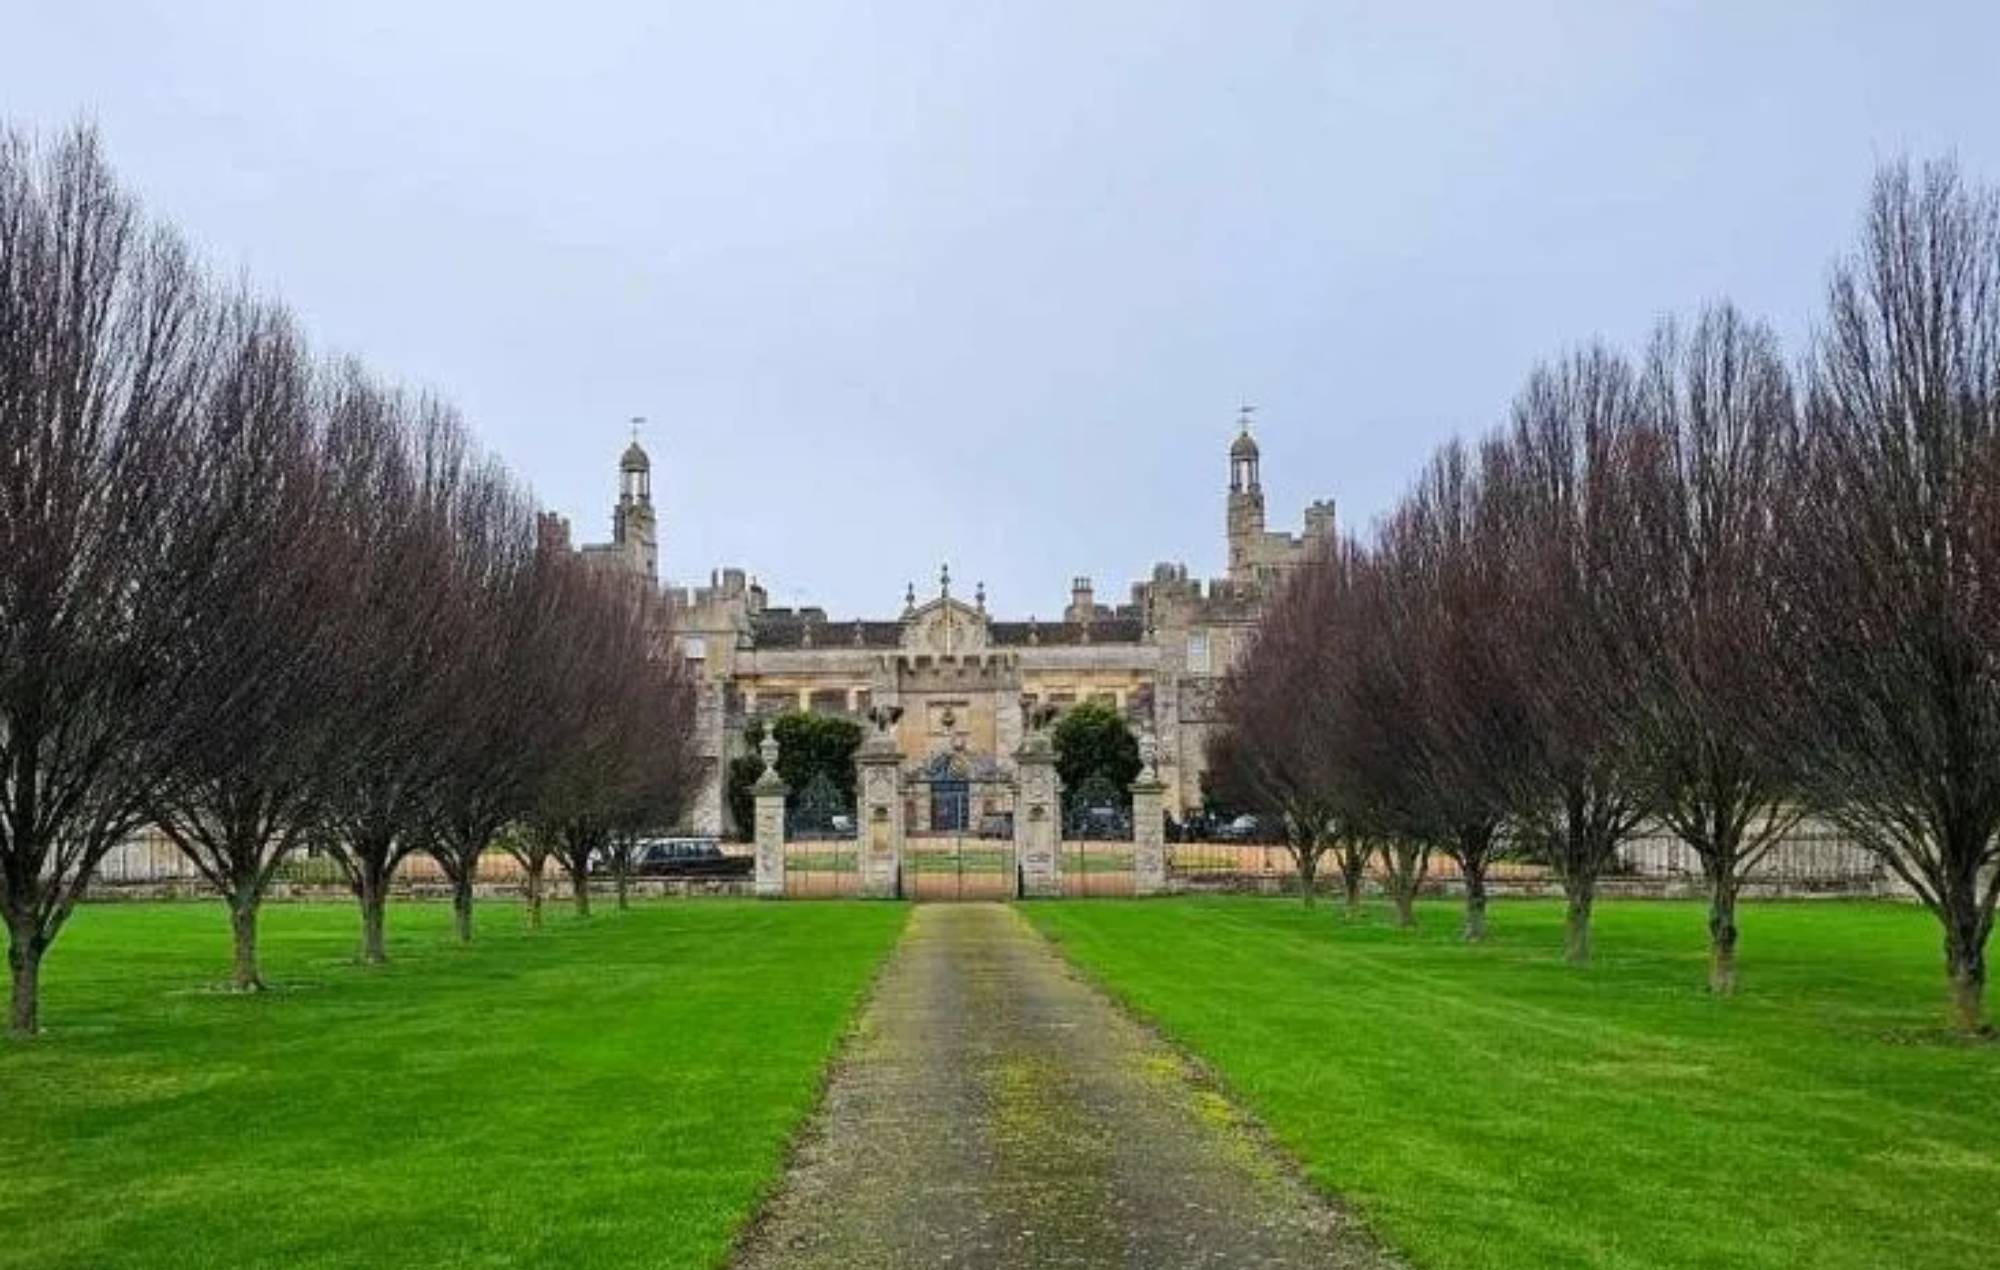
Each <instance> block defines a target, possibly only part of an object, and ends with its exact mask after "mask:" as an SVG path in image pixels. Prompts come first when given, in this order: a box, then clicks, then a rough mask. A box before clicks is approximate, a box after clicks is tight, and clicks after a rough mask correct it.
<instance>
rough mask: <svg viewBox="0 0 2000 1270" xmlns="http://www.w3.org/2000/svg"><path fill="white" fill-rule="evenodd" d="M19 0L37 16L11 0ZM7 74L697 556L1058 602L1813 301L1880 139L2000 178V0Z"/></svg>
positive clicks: (670, 544) (587, 494) (107, 54)
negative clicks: (636, 428) (1245, 406)
mask: <svg viewBox="0 0 2000 1270" xmlns="http://www.w3.org/2000/svg"><path fill="white" fill-rule="evenodd" d="M22 8H25V10H26V12H25V13H23V12H20V9H22ZM10 9H14V10H15V11H14V12H12V13H11V14H10V16H9V17H8V18H7V20H6V22H5V24H4V30H5V40H4V41H0V116H5V117H7V118H10V119H11V120H13V121H14V122H16V123H20V124H26V125H28V126H30V127H33V128H39V129H53V128H55V127H58V126H60V125H61V124H63V123H64V122H66V121H67V120H69V119H71V118H73V117H75V116H76V115H77V114H78V113H79V112H82V113H87V114H89V115H92V116H94V117H95V118H96V119H97V120H98V121H99V123H100V124H101V125H102V128H103V130H104V134H105V138H106V141H107V143H108V146H109V148H110V150H111V153H112V155H113V157H114V159H115V161H116V162H117V164H118V166H119V168H120V170H121V171H122V172H123V174H124V175H125V177H126V178H127V179H128V181H129V182H130V183H131V184H132V185H133V186H134V187H135V188H136V189H137V190H138V191H139V192H140V193H141V194H142V196H143V197H144V198H145V199H146V201H147V202H148V204H149V205H150V206H151V207H152V208H153V209H155V210H156V211H158V212H159V213H161V214H163V215H165V216H167V217H170V218H171V219H173V220H175V221H177V222H178V223H179V224H180V225H181V226H183V227H184V228H185V229H186V230H187V231H188V232H189V233H190V234H191V236H192V237H194V238H195V239H196V240H197V241H198V242H199V243H200V244H201V245H202V246H203V248H204V249H205V250H206V251H207V252H208V253H209V254H210V255H211V256H212V257H213V258H214V259H215V260H217V261H218V262H219V263H221V264H222V265H224V266H225V267H227V268H230V269H237V268H241V269H244V270H247V271H248V272H249V274H250V275H252V276H253V277H254V278H255V279H257V280H258V281H259V282H261V283H263V284H265V285H267V286H268V287H270V288H272V289H274V290H276V291H278V292H279V293H281V294H282V295H283V296H284V297H285V298H287V299H288V300H289V301H290V302H291V303H292V304H293V305H295V306H296V307H297V308H298V310H299V311H300V312H301V314H302V315H303V317H304V319H305V322H306V324H307V326H308V328H309V329H310V330H311V331H312V333H313V334H314V336H315V338H316V339H317V341H318V342H319V343H320V344H321V345H322V346H324V347H327V348H330V349H334V350H338V351H342V352H352V353H355V354H358V355H360V356H362V357H363V358H365V359H366V360H367V361H369V362H370V363H372V364H373V365H375V366H376V367H378V368H380V369H381V370H383V371H385V372H388V373H390V374H392V375H395V376H397V377H399V378H402V379H404V380H406V381H409V382H412V383H416V384H420V385H423V386H428V387H432V388H435V389H438V390H440V391H442V392H443V393H445V394H446V395H448V396H450V397H452V398H453V399H454V400H456V401H457V402H458V403H459V404H460V405H461V406H462V407H463V408H464V410H465V411H466V413H467V415H468V416H469V418H470V419H471V421H472V422H473V425H474V427H475V428H476V429H477V431H478V433H479V435H480V436H481V438H482V439H483V440H484V441H485V442H486V443H487V444H488V445H489V446H491V447H492V448H493V449H495V450H496V451H498V452H499V453H500V454H501V455H502V456H503V457H504V458H505V459H506V461H507V462H508V463H509V464H510V465H511V466H512V467H513V468H514V469H515V470H516V471H517V472H519V473H520V474H521V475H522V476H523V477H524V478H525V479H527V480H528V481H529V482H530V483H531V484H532V485H533V486H534V488H535V489H536V491H537V493H538V494H539V495H540V497H541V498H542V499H543V500H544V501H546V502H547V503H549V504H550V505H552V506H553V507H555V508H557V509H558V510H561V511H562V512H564V513H566V514H568V515H569V516H570V517H571V518H572V519H573V521H574V525H575V529H576V531H577V534H578V537H579V538H582V539H598V538H602V537H603V536H605V534H606V533H607V532H608V530H609V524H608V518H609V502H610V499H611V497H612V495H613V492H614V491H613V481H614V471H613V468H614V465H615V462H616V458H617V455H618V452H619V451H620V449H621V448H622V447H623V446H624V444H625V429H624V424H623V420H624V419H625V418H626V417H627V416H628V415H632V414H644V415H647V416H649V417H650V418H651V420H652V423H651V425H650V426H649V428H648V429H647V431H646V434H645V442H646V444H647V445H648V447H649V448H650V449H651V451H652V453H653V456H654V469H655V476H654V491H655V495H656V500H657V501H658V502H659V503H660V504H661V509H662V513H663V520H664V530H663V539H664V542H663V551H662V559H663V567H664V569H665V570H666V572H667V573H668V575H669V576H670V577H671V578H672V579H674V580H676V581H680V582H688V581H694V580H697V579H705V578H706V577H707V575H708V571H709V570H710V568H712V567H714V566H716V565H720V564H732V563H733V564H741V565H743V566H745V567H747V568H749V569H750V570H751V571H753V572H754V573H756V574H758V575H759V576H760V577H761V578H762V579H763V580H764V581H765V583H766V584H767V585H768V586H769V587H770V589H771V593H772V597H773V601H774V602H776V603H795V602H798V601H799V600H800V599H801V598H804V599H809V600H812V601H817V602H821V603H824V604H826V605H827V606H828V607H829V608H831V609H832V610H834V611H835V612H836V614H837V615H841V616H847V615H853V614H855V613H857V612H867V613H872V614H887V613H892V612H893V611H894V610H895V609H896V608H897V606H898V605H899V603H900V596H901V593H902V588H903V584H904V582H905V580H906V579H909V578H911V577H914V578H916V579H917V582H918V586H919V589H920V590H927V589H929V588H931V587H933V586H934V585H935V583H934V579H935V575H936V571H937V566H938V563H939V562H940V561H941V560H944V559H949V560H950V562H951V564H952V568H953V572H954V574H955V575H956V576H957V577H958V578H959V579H961V580H962V581H963V585H964V589H965V590H966V591H968V592H969V591H970V589H971V586H972V583H973V582H974V581H976V580H979V579H984V580H985V581H986V583H987V585H988V588H989V590H990V592H991V594H992V601H993V604H994V607H995V608H996V609H999V610H1001V611H1003V612H1005V613H1008V614H1010V615H1025V614H1028V613H1035V614H1037V615H1052V614H1054V613H1055V612H1056V611H1057V610H1058V609H1059V608H1060V607H1061V605H1062V603H1063V600H1064V598H1065V591H1066V588H1067V584H1068V579H1069V577H1070V576H1071V575H1072V574H1073V573H1087V574H1091V575H1094V576H1095V578H1096V579H1097V583H1098V589H1099V593H1100V596H1103V595H1105V594H1106V593H1110V594H1111V595H1113V596H1122V595H1123V593H1124V589H1125V586H1126V584H1127V583H1128V582H1129V581H1130V580H1131V579H1133V578H1135V577H1138V576H1140V575H1142V574H1143V573H1144V572H1145V571H1146V570H1147V569H1148V568H1149V567H1150V565H1151V563H1152V562H1153V561H1154V560H1157V559H1180V560H1184V561H1186V562H1187V563H1188V564H1189V565H1190V566H1191V567H1192V568H1193V569H1194V570H1195V571H1196V572H1197V573H1200V574H1214V573H1219V572H1220V571H1221V568H1222V561H1223V553H1222V542H1221V534H1222V501H1221V493H1222V485H1223V483H1224V480H1225V464H1224V450H1225V448H1226V446H1227V444H1228V442H1229V440H1230V437H1231V435H1232V433H1231V420H1232V418H1233V417H1234V413H1235V407H1236V405H1237V404H1238V403H1239V402H1242V401H1253V402H1256V403H1258V404H1259V405H1260V406H1261V407H1262V412H1261V414H1260V416H1259V418H1260V419H1261V420H1262V425H1261V427H1260V429H1259V437H1260V440H1261V442H1262V444H1263V447H1264V472H1265V488H1266V493H1267V495H1268V497H1269V499H1270V504H1271V513H1272V522H1273V526H1274V527H1277V526H1285V525H1293V526H1295V525H1296V522H1297V518H1298V513H1299V510H1300V508H1301V507H1302V506H1303V504H1304V503H1305V502H1306V501H1308V500H1309V499H1311V498H1313V497H1317V496H1322V495H1330V496H1332V497H1334V498H1336V499H1338V500H1339V502H1340V505H1341V509H1342V515H1343V518H1344V519H1345V520H1346V521H1347V523H1348V524H1350V525H1365V524H1366V523H1367V522H1368V521H1369V520H1370V519H1372V518H1373V517H1374V516H1376V515H1377V514H1379V513H1380V512H1381V511H1383V510H1384V509H1385V508H1386V507H1387V506H1389V505H1390V504H1391V503H1392V502H1393V500H1394V499H1395V497H1396V496H1397V494H1398V493H1399V491H1400V490H1401V489H1402V488H1403V486H1404V484H1405V483H1406V482H1407V481H1408V480H1409V479H1410V477H1411V476H1412V475H1413V473H1414V472H1415V470H1416V468H1417V467H1418V466H1419V464H1421V462H1422V461H1423V459H1424V458H1425V456H1426V455H1427V454H1428V453H1429V451H1430V449H1431V448H1432V446H1433V445H1434V444H1435V443H1436V442H1437V441H1438V440H1439V439H1441V438H1443V437H1445V436H1448V435H1450V434H1452V433H1454V432H1466V433H1470V432H1476V431H1480V430H1483V429H1484V428H1486V427H1488V426H1490V425H1491V424H1492V423H1494V422H1495V421H1497V420H1498V419H1500V417H1501V416H1502V414H1503V412H1504V410H1505V407H1506V404H1507V401H1508V399H1509V397H1510V395H1511V394H1512V393H1513V391H1514V389H1515V387H1516V386H1517V384H1518V383H1519V381H1520V380H1521V378H1522V376H1523V375H1524V374H1525V372H1526V371H1527V369H1528V367H1529V365H1530V364H1531V362H1532V361H1533V360H1534V359H1535V358H1537V357H1540V356H1544V355H1547V354H1550V353H1553V352H1557V351H1559V350H1560V349H1561V348H1562V347H1564V346H1565V345H1566V344H1569V343H1571V342H1574V341H1576V340H1578V339H1582V338H1586V337H1589V336H1591V335H1595V334H1601V335H1604V336H1606V337H1609V338H1612V339H1614V340H1618V341H1621V342H1626V343H1636V342H1637V341H1638V340H1639V339H1640V338H1641V337H1642V336H1643V333H1644V332H1645V330H1646V328H1647V327H1648V326H1649V325H1650V324H1651V323H1652V322H1653V320H1654V319H1655V318H1656V317H1657V316H1658V315H1660V314H1662V313H1666V312H1673V311H1685V310H1687V309H1689V308H1691V307H1693V306H1695V305H1698V304H1699V303H1701V302H1702V301H1703V300H1705V299H1708V298H1711V297H1715V296H1719V295H1723V294H1728V295H1730V296H1732V297H1734V298H1735V299H1736V300H1737V301H1738V302H1739V303H1741V304H1743V305H1745V306H1746V307H1748V308H1750V309H1752V310H1755V311H1758V312H1760V313H1763V314H1765V315H1767V316H1769V317H1770V318H1771V320H1772V321H1773V322H1774V323H1775V324H1776V325H1777V326H1778V327H1779V329H1780V330H1781V331H1782V332H1783V333H1785V335H1786V336H1787V337H1788V339H1791V340H1793V341H1794V343H1796V342H1797V341H1798V340H1800V339H1802V338H1803V336H1804V334H1805V332H1806V331H1807V330H1808V329H1809V326H1810V323H1811V322H1812V320H1813V314H1814V312H1815V310H1816V309H1817V306H1818V303H1819V292H1820V289H1821V286H1822V284H1823V281H1824V278H1825V274H1826V268H1827V264H1828V262H1829V260H1830V259H1831V258H1832V256H1833V255H1834V254H1835V253H1836V252H1838V251H1839V250H1842V249H1843V248H1844V247H1845V246H1846V245H1847V244H1848V243H1849V242H1850V241H1851V240H1852V238H1853V234H1854V229H1855V224H1856V218H1857V215H1858V212H1859V208H1860V203H1861V199H1862V196H1863V194H1864V191H1865V188H1866V184H1867V181H1868V178H1869V174H1870V172H1871V170H1872V168H1873V167H1874V165H1875V163H1876V162H1877V161H1878V159H1881V158H1884V157H1889V156H1893V155H1895V154H1898V153H1902V152H1909V153H1912V154H1915V155H1928V154H1932V153H1937V152H1942V151H1952V152H1955V153H1956V154H1957V155H1958V156H1959V157H1960V159H1961V160H1962V161H1963V162H1964V164H1965V165H1966V167H1967V168H1968V169H1970V170H1971V171H1972V172H1973V174H1975V175H1977V176H1980V177H1983V178H1985V179H1988V180H1995V179H2000V87H1996V82H2000V81H1996V67H1995V63H1994V56H1995V51H1996V50H2000V4H1994V3H1991V2H1990V0H1987V2H1976V0H1967V2H1964V3H1949V4H1947V3H1921V2H1909V3H1876V4H1812V3H1804V2H1799V3H1791V4H1783V3H1755V2H1754V0H1736V2H1733V3H1732V2H1727V0H1718V2H1716V3H1706V4H1699V3H1679V4H1637V3H1604V2H1602V0H1583V2H1578V3H1556V4H1546V3H1545V4H1503V3H1464V4H1451V5H1446V4H1430V5H1426V4H1420V3H1399V4H1386V3H1385V4H1380V5H1351V4H1335V3H1284V4H1281V3H1247V2H1243V0H1239V2H1237V3H1214V4H1200V3H1164V2H1162V0H1135V2H1133V3H1123V4H1112V3H1076V2H1074V0H1071V2H1068V3H1047V4H1043V3H1021V2H1019V0H1008V2H1007V3H1004V4H986V5H978V6H975V5H972V4H966V3H939V2H936V0H933V2H931V3H881V4H856V3H849V4H839V5H836V4H751V3H726V2H723V0H717V2H715V3H708V4H700V5H694V4H668V3H659V2H657V0H655V2H641V0H630V2H628V3H622V4H611V3H594V2H586V0H571V2H569V3H562V4H546V5H537V6H531V7H530V6H512V5H505V4H496V3H476V4H475V3H442V2H440V0H424V2H423V3H411V2H410V0H397V2H391V3H382V2H378V0H344V2H342V3H338V4H331V3H329V4H316V5H306V4H273V3H252V2H245V3H205V2H201V0H172V2H159V3H155V2H153V0H145V2H141V0H124V2H122V3H105V2H101V0H15V3H14V5H11V6H10Z"/></svg>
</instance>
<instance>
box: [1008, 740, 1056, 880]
mask: <svg viewBox="0 0 2000 1270" xmlns="http://www.w3.org/2000/svg"><path fill="white" fill-rule="evenodd" d="M1014 782H1015V795H1014V864H1015V867H1016V868H1017V869H1019V870H1020V879H1021V894H1022V896H1024V897H1059V896H1061V895H1062V865H1061V862H1060V861H1059V860H1058V859H1057V858H1056V856H1057V852H1058V851H1059V850H1060V849H1061V847H1062V801H1061V793H1062V782H1061V781H1060V780H1059V779H1058V778H1057V776H1056V749H1055V746H1054V744H1053V743H1051V742H1050V740H1049V734H1048V732H1047V731H1046V730H1045V729H1044V728H1042V727H1033V728H1032V730H1031V731H1030V732H1029V733H1028V737H1027V739H1026V740H1024V741H1022V742H1021V748H1020V749H1018V750H1016V751H1014Z"/></svg>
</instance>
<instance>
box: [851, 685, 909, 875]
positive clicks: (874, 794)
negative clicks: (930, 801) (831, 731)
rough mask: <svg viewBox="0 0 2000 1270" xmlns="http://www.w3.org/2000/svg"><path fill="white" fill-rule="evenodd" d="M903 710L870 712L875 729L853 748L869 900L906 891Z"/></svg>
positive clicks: (861, 861)
mask: <svg viewBox="0 0 2000 1270" xmlns="http://www.w3.org/2000/svg"><path fill="white" fill-rule="evenodd" d="M901 713H902V711H901V710H899V709H897V708H896V707H893V706H886V707H885V706H877V707H875V709H873V710H871V711H870V712H869V714H870V717H871V719H872V720H873V721H874V723H875V732H874V734H873V735H871V736H870V737H869V738H868V739H867V740H866V741H863V742H862V743H861V748H860V749H858V750H856V751H855V753H854V767H855V777H856V779H855V790H856V793H857V796H858V797H857V802H858V804H859V805H858V806H857V807H856V811H857V813H858V814H859V816H860V818H861V824H860V826H859V832H858V833H857V834H856V837H857V838H858V839H859V841H858V842H857V844H856V850H855V867H856V868H857V869H858V870H860V873H861V877H860V879H859V881H860V893H861V895H862V896H864V897H865V898H869V899H896V898H900V897H901V896H902V894H903V756H902V754H901V752H899V751H898V750H897V749H896V737H895V734H894V732H893V731H892V730H891V729H893V727H894V726H895V717H894V716H897V715H900V714H901Z"/></svg>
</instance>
